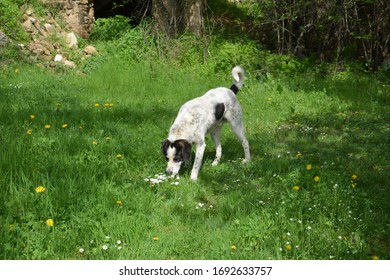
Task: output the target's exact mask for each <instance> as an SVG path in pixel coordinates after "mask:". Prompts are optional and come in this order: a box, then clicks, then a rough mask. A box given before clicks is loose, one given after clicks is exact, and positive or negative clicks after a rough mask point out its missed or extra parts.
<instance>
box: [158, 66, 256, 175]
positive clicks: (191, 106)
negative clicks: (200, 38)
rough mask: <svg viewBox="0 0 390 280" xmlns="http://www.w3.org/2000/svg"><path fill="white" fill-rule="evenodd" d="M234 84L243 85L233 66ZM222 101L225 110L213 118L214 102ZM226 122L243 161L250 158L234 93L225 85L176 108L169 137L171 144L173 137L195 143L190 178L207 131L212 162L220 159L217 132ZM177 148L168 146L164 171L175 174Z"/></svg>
mask: <svg viewBox="0 0 390 280" xmlns="http://www.w3.org/2000/svg"><path fill="white" fill-rule="evenodd" d="M232 76H233V78H234V80H235V81H234V85H235V86H236V87H237V88H238V89H241V88H242V86H243V84H244V79H245V73H244V70H243V69H242V68H241V67H239V66H236V67H234V68H233V70H232ZM219 103H223V105H224V108H225V110H224V112H223V116H222V118H220V119H219V120H217V119H216V117H215V108H216V106H217V104H219ZM226 121H227V122H229V123H230V125H231V127H232V129H233V131H234V133H235V134H236V136H237V137H238V139H239V140H240V141H241V143H242V146H243V148H244V153H245V159H244V162H248V161H249V160H250V151H249V144H248V140H247V139H246V136H245V129H244V125H243V121H242V110H241V106H240V103H239V102H238V100H237V98H236V95H235V94H234V92H233V91H232V90H230V89H228V88H224V87H219V88H215V89H211V90H209V91H208V92H206V93H205V94H204V95H203V96H200V97H197V98H195V99H192V100H190V101H188V102H186V103H185V104H184V105H183V106H182V107H181V108H180V110H179V113H178V115H177V117H176V119H175V121H174V123H173V125H172V126H171V129H170V131H169V135H168V139H167V140H169V142H171V143H174V142H175V141H176V140H180V139H183V140H186V141H187V142H188V143H190V144H194V145H195V146H196V153H195V161H194V165H193V168H192V171H191V179H192V180H197V178H198V174H199V170H200V168H201V166H202V159H203V153H204V150H205V148H206V144H205V135H206V134H207V133H210V134H211V136H212V138H213V141H214V143H215V146H216V155H215V159H214V161H213V163H212V165H217V164H218V162H219V161H220V159H221V154H222V147H221V141H220V131H221V128H222V125H223V123H224V122H226ZM175 152H176V149H175V148H173V147H170V148H168V149H167V154H166V155H165V156H166V158H167V161H168V166H167V170H166V171H167V173H169V174H172V175H176V174H177V173H178V172H179V170H180V166H181V162H174V161H173V157H174V153H175Z"/></svg>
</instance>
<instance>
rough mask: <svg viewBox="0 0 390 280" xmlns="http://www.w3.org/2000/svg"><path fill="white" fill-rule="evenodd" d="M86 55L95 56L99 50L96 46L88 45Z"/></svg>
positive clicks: (85, 49)
mask: <svg viewBox="0 0 390 280" xmlns="http://www.w3.org/2000/svg"><path fill="white" fill-rule="evenodd" d="M84 53H85V54H86V55H95V54H97V50H96V48H95V47H94V46H91V45H88V46H86V47H85V48H84Z"/></svg>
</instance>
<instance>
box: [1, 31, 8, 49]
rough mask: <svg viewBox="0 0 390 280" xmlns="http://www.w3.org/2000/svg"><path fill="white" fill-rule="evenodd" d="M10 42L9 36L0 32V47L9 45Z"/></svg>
mask: <svg viewBox="0 0 390 280" xmlns="http://www.w3.org/2000/svg"><path fill="white" fill-rule="evenodd" d="M8 42H9V39H8V36H7V35H6V34H5V33H4V32H1V31H0V47H1V46H5V45H7V44H8Z"/></svg>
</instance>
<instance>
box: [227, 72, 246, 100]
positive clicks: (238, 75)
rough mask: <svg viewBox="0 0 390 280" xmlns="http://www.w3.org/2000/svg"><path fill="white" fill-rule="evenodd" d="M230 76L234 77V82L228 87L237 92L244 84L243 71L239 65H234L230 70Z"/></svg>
mask: <svg viewBox="0 0 390 280" xmlns="http://www.w3.org/2000/svg"><path fill="white" fill-rule="evenodd" d="M232 76H233V79H234V84H233V85H232V86H231V87H230V90H231V91H233V92H234V94H237V92H238V91H239V90H240V89H241V88H242V86H243V85H244V80H245V71H244V69H242V67H240V66H235V67H234V68H233V70H232Z"/></svg>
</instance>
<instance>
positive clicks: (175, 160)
mask: <svg viewBox="0 0 390 280" xmlns="http://www.w3.org/2000/svg"><path fill="white" fill-rule="evenodd" d="M173 161H174V162H181V161H183V157H182V156H181V154H180V155H177V156H175V157H174V158H173Z"/></svg>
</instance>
